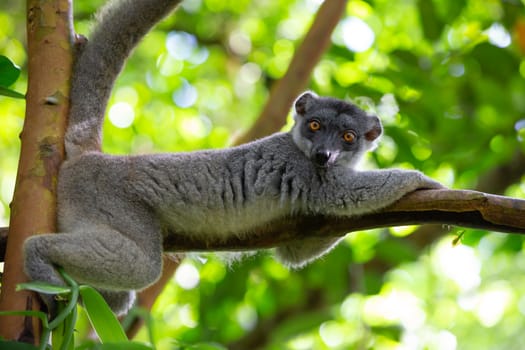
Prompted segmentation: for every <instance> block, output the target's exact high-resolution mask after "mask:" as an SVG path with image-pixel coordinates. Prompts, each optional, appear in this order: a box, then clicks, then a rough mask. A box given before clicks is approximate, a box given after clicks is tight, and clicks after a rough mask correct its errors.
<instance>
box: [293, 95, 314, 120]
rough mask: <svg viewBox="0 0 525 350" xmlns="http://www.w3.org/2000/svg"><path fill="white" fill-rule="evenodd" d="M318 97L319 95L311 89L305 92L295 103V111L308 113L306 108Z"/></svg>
mask: <svg viewBox="0 0 525 350" xmlns="http://www.w3.org/2000/svg"><path fill="white" fill-rule="evenodd" d="M316 98H317V95H316V94H314V93H313V92H311V91H306V92H303V93H302V94H301V95H299V97H297V99H296V100H295V103H294V108H295V112H296V113H297V114H299V115H304V114H305V113H306V109H307V108H308V104H309V103H310V102H312V101H313V100H315V99H316Z"/></svg>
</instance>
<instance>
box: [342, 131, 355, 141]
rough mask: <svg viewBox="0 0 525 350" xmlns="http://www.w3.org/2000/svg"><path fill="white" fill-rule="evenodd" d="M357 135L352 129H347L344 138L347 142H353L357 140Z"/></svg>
mask: <svg viewBox="0 0 525 350" xmlns="http://www.w3.org/2000/svg"><path fill="white" fill-rule="evenodd" d="M355 136H356V135H355V132H353V131H352V130H347V131H345V133H344V134H343V140H345V142H348V143H352V142H354V140H355Z"/></svg>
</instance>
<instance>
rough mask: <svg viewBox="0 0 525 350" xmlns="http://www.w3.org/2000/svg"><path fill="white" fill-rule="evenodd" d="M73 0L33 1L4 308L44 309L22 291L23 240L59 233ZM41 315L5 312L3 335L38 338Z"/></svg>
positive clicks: (0, 305) (0, 302)
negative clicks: (59, 176) (59, 182)
mask: <svg viewBox="0 0 525 350" xmlns="http://www.w3.org/2000/svg"><path fill="white" fill-rule="evenodd" d="M72 28H73V26H72V17H71V2H70V1H68V0H53V1H50V0H49V1H43V0H28V2H27V46H28V57H29V61H28V88H27V95H26V117H25V122H24V127H23V130H22V134H21V153H20V160H19V164H18V174H17V179H16V185H15V192H14V196H13V202H12V204H11V218H10V231H9V236H8V240H7V251H6V258H5V266H4V275H3V281H2V294H1V295H0V310H1V311H12V310H30V309H33V310H38V309H39V308H40V305H39V302H38V299H37V298H35V297H34V295H33V294H32V293H30V292H26V291H22V292H16V291H15V288H16V285H17V284H19V283H22V282H26V276H25V274H24V271H23V254H22V245H23V242H24V241H25V240H26V238H27V237H29V236H30V235H33V234H36V233H46V232H55V225H56V183H57V174H58V168H59V166H60V163H61V162H62V159H63V155H64V149H63V144H64V142H63V138H64V132H65V126H66V118H67V112H68V107H69V80H70V76H71V68H72V62H73V50H72V43H73V40H72V39H73V30H72ZM39 334H40V330H39V325H38V322H37V321H36V320H32V319H30V318H27V319H24V318H23V317H19V316H16V317H15V316H9V317H5V316H4V317H0V337H3V338H5V339H10V340H21V341H25V342H32V343H35V342H38V339H39Z"/></svg>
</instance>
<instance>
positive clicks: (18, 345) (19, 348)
mask: <svg viewBox="0 0 525 350" xmlns="http://www.w3.org/2000/svg"><path fill="white" fill-rule="evenodd" d="M0 349H9V350H37V349H38V348H37V347H36V346H34V345H32V344H28V343H22V342H16V341H11V340H0Z"/></svg>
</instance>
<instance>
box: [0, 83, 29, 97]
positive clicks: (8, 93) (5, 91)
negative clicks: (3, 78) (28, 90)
mask: <svg viewBox="0 0 525 350" xmlns="http://www.w3.org/2000/svg"><path fill="white" fill-rule="evenodd" d="M0 95H3V96H7V97H13V98H20V99H24V98H26V96H25V95H24V94H21V93H19V92H16V91H14V90H11V89H8V88H5V87H3V86H0Z"/></svg>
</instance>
